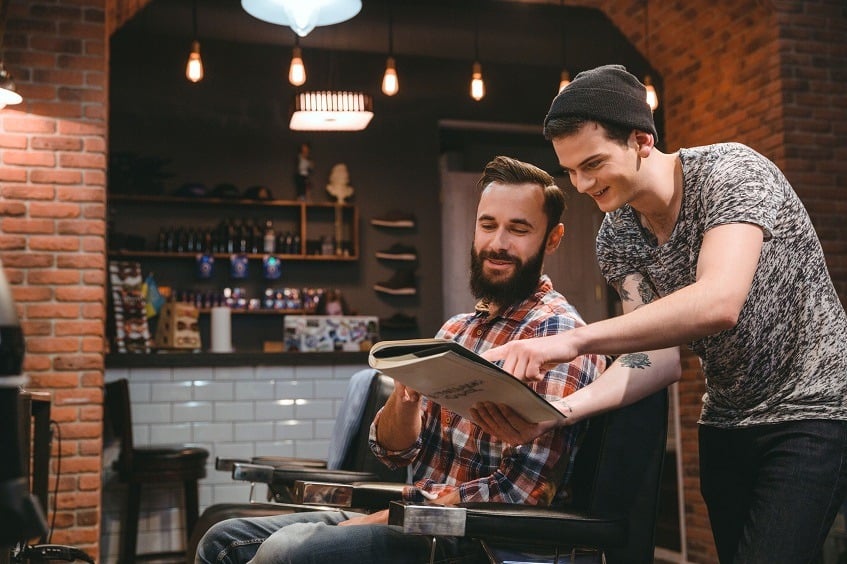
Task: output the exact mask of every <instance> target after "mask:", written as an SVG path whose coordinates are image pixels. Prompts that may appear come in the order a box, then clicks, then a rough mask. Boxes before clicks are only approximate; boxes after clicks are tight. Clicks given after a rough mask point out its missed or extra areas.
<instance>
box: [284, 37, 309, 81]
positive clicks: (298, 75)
mask: <svg viewBox="0 0 847 564" xmlns="http://www.w3.org/2000/svg"><path fill="white" fill-rule="evenodd" d="M288 82H290V83H291V84H292V85H294V86H303V85H304V84H305V83H306V65H304V64H303V52H302V51H300V36H299V35H295V36H294V49H293V50H292V52H291V65H290V66H289V67H288Z"/></svg>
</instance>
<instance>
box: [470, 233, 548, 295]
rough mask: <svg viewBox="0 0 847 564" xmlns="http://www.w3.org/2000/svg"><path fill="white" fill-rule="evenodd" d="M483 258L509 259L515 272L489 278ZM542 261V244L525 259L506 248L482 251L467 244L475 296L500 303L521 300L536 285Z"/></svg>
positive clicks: (532, 290)
mask: <svg viewBox="0 0 847 564" xmlns="http://www.w3.org/2000/svg"><path fill="white" fill-rule="evenodd" d="M486 259H493V260H508V261H511V262H512V263H513V264H514V265H515V272H514V273H513V274H512V275H511V276H510V277H509V278H507V279H505V280H502V281H493V280H490V279H489V278H488V277H487V276H486V275H485V272H484V271H483V262H484V261H485V260H486ZM543 263H544V246H543V245H542V246H541V248H540V249H539V250H538V252H537V253H536V254H535V255H534V256H532V257H530V259H529V260H528V261H527V262H526V263H524V262H523V261H521V260H520V259H519V258H517V257H514V256H512V255H510V254H508V253H506V252H502V253H494V252H491V251H482V252H480V253H478V254H477V252H476V249H474V248H473V246H471V292H472V293H473V295H474V297H475V298H476V299H478V300H479V299H482V300H488V301H489V302H493V303H495V304H497V305H498V306H500V307H506V306H509V305H512V304H515V303H518V302H522V301H523V300H525V299H526V298H528V297H529V296H530V294H532V293H533V292H534V291H535V289H536V287H538V279H539V277H540V276H541V268H542V266H543Z"/></svg>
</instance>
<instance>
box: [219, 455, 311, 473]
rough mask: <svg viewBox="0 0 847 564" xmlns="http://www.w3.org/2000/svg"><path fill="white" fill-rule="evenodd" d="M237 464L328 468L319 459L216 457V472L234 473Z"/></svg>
mask: <svg viewBox="0 0 847 564" xmlns="http://www.w3.org/2000/svg"><path fill="white" fill-rule="evenodd" d="M235 464H259V465H260V466H273V467H274V468H276V467H277V466H286V467H301V468H318V469H323V468H326V460H321V459H319V458H295V457H293V456H254V457H253V458H251V459H250V460H247V459H244V458H221V457H219V456H218V457H215V470H220V471H222V472H232V467H233V466H234V465H235Z"/></svg>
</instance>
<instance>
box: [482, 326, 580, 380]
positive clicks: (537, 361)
mask: <svg viewBox="0 0 847 564" xmlns="http://www.w3.org/2000/svg"><path fill="white" fill-rule="evenodd" d="M571 333H574V331H567V332H565V333H560V334H558V335H550V336H547V337H536V338H533V339H519V340H517V341H510V342H508V343H506V344H505V345H502V346H499V347H494V348H493V349H489V350H487V351H485V352H484V353H482V356H483V358H485V359H486V360H489V361H491V362H496V361H498V360H502V361H503V370H505V371H506V372H508V373H510V374H512V375H513V376H514V377H515V378H517V379H518V380H524V381H537V380H541V379H542V378H544V374H545V373H546V372H547V371H548V370H550V369H551V368H553V367H554V366H556V365H558V364H561V363H563V362H570V361H572V360H573V359H574V358H576V357H577V356H579V351H577V350H576V346H575V345H574V344H573V342H572V340H571V339H570V336H571Z"/></svg>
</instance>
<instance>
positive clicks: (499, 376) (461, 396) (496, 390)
mask: <svg viewBox="0 0 847 564" xmlns="http://www.w3.org/2000/svg"><path fill="white" fill-rule="evenodd" d="M369 362H370V365H371V366H372V367H373V368H376V369H377V370H379V371H380V372H383V373H384V374H387V375H388V376H391V377H392V378H394V379H395V380H398V381H400V382H402V383H403V384H405V385H406V386H409V387H410V388H412V389H414V390H416V391H418V392H420V393H421V394H423V395H425V396H427V397H428V398H429V399H430V400H432V401H433V402H436V403H438V404H439V405H441V406H443V407H445V408H447V409H449V410H451V411H454V412H455V413H458V414H459V415H461V416H463V417H466V418H469V419H472V417H471V412H470V408H471V407H472V406H473V405H474V404H475V403H477V402H479V401H493V402H497V403H504V404H507V405H509V406H510V407H511V408H512V409H514V410H515V411H517V412H518V413H520V414H521V415H522V416H523V417H524V418H525V419H527V420H528V421H533V422H540V421H549V420H552V419H556V420H560V421H563V420H564V419H565V417H564V416H563V415H562V414H561V413H560V412H559V411H558V410H557V409H556V408H555V407H553V406H552V405H550V403H549V402H547V400H545V399H544V398H543V397H541V396H539V395H538V394H536V393H535V392H534V391H533V390H532V389H531V388H529V387H528V386H526V385H525V384H524V383H523V382H521V381H520V380H518V379H516V378H514V377H512V375H510V374H509V373H508V372H506V371H504V370H502V369H500V368H499V367H497V366H496V365H494V364H492V363H490V362H488V361H487V360H485V359H484V358H482V357H481V356H479V355H477V354H476V353H474V352H473V351H471V350H468V349H466V348H464V347H462V346H461V345H459V344H458V343H456V342H454V341H449V340H443V339H411V340H408V341H383V342H381V343H378V344H377V345H375V346H374V347H373V348H372V349H371V354H370V358H369Z"/></svg>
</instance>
